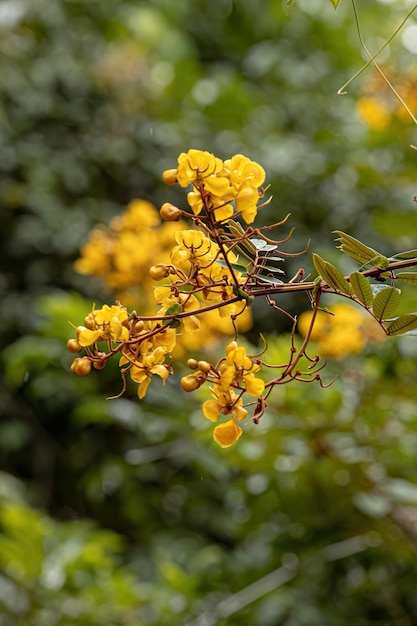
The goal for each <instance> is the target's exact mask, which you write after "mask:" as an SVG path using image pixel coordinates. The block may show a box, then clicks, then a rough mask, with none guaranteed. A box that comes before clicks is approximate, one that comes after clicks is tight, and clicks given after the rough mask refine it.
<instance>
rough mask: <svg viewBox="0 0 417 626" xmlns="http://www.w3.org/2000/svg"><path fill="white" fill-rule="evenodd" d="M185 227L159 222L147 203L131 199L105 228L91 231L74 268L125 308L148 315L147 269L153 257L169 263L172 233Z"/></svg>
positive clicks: (150, 303) (148, 289)
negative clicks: (96, 281)
mask: <svg viewBox="0 0 417 626" xmlns="http://www.w3.org/2000/svg"><path fill="white" fill-rule="evenodd" d="M186 227H187V226H186V224H185V222H162V220H161V218H160V216H159V213H158V211H157V209H156V208H155V207H154V206H153V205H152V204H151V203H150V202H147V201H146V200H133V201H132V202H131V203H130V204H129V205H128V207H127V209H126V211H125V212H124V213H123V214H122V215H120V216H117V217H115V218H114V219H112V220H111V222H110V225H109V227H108V228H105V227H97V228H94V229H93V230H92V232H91V234H90V238H89V240H88V241H87V243H86V244H85V245H84V246H83V247H82V248H81V256H80V258H79V259H77V261H76V262H75V269H76V270H77V271H78V272H79V273H80V274H91V275H93V276H97V277H99V278H101V279H102V281H103V282H104V284H105V285H106V286H107V287H109V288H110V289H112V290H115V291H116V294H117V297H118V298H119V299H120V300H121V301H122V302H124V303H125V304H126V305H129V306H132V307H138V308H139V307H140V308H141V309H144V312H150V311H152V310H153V309H152V308H151V307H152V300H150V299H149V294H150V293H152V289H153V282H152V280H151V277H150V276H149V267H150V266H151V265H152V264H153V263H154V261H155V257H157V258H158V260H160V261H161V262H162V263H163V262H165V261H168V260H169V252H170V249H171V247H172V241H173V239H174V236H175V233H176V232H177V231H179V230H182V229H184V228H186Z"/></svg>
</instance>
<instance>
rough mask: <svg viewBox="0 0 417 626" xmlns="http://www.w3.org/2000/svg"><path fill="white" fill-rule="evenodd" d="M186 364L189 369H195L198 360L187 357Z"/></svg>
mask: <svg viewBox="0 0 417 626" xmlns="http://www.w3.org/2000/svg"><path fill="white" fill-rule="evenodd" d="M187 366H188V367H189V368H190V370H196V369H197V367H198V362H197V361H196V360H195V359H188V361H187Z"/></svg>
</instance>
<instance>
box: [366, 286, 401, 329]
mask: <svg viewBox="0 0 417 626" xmlns="http://www.w3.org/2000/svg"><path fill="white" fill-rule="evenodd" d="M400 299H401V292H400V290H399V289H396V288H395V287H385V289H381V291H380V292H379V293H377V295H376V296H375V300H374V303H373V306H372V310H373V312H374V315H375V317H376V318H377V319H378V320H379V321H381V320H385V319H388V318H389V317H391V316H392V315H393V314H394V313H395V311H396V310H397V309H398V306H399V304H400Z"/></svg>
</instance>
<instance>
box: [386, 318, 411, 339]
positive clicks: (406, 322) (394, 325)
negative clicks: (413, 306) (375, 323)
mask: <svg viewBox="0 0 417 626" xmlns="http://www.w3.org/2000/svg"><path fill="white" fill-rule="evenodd" d="M415 328H417V313H407V314H406V315H400V317H397V319H395V320H394V321H393V322H391V324H389V325H388V326H387V328H386V331H387V333H388V335H402V334H404V333H408V332H409V331H410V330H414V329H415Z"/></svg>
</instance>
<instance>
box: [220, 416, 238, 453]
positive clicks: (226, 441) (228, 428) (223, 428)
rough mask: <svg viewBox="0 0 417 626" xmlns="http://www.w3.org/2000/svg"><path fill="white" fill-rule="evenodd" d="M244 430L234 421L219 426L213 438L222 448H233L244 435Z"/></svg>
mask: <svg viewBox="0 0 417 626" xmlns="http://www.w3.org/2000/svg"><path fill="white" fill-rule="evenodd" d="M242 432H243V431H242V429H241V428H240V426H238V425H237V424H236V422H235V421H234V420H229V421H228V422H224V423H223V424H218V425H217V426H216V427H215V429H214V431H213V438H214V441H215V442H216V443H218V444H219V446H220V447H222V448H228V447H229V446H233V444H234V443H236V441H237V440H238V439H239V437H240V436H241V434H242Z"/></svg>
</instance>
